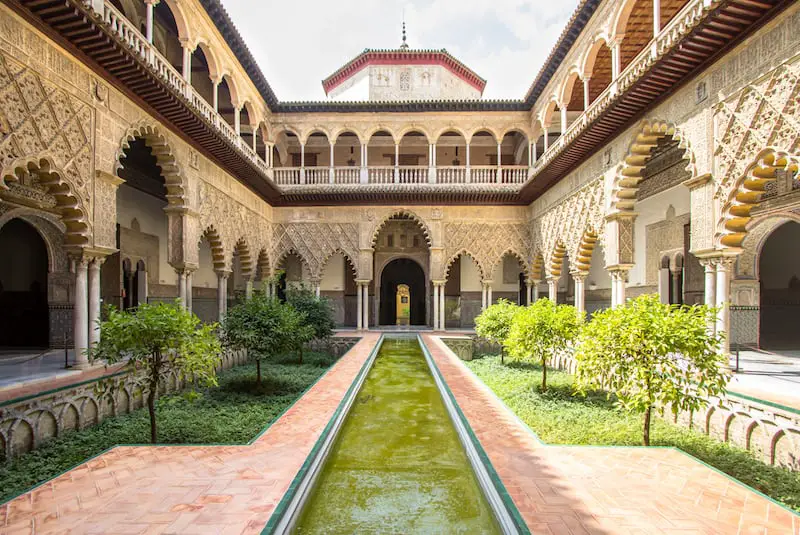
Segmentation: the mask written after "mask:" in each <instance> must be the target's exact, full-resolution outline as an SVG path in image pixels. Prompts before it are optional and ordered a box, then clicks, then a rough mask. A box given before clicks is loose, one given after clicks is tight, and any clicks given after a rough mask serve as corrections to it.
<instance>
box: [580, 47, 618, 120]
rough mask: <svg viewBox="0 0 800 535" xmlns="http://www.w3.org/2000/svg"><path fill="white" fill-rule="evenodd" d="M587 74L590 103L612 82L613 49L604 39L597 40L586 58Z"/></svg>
mask: <svg viewBox="0 0 800 535" xmlns="http://www.w3.org/2000/svg"><path fill="white" fill-rule="evenodd" d="M585 72H586V76H588V77H589V83H588V86H589V105H591V104H592V102H594V101H595V100H597V97H598V96H600V93H602V92H603V91H605V89H606V88H607V87H608V86H609V85H610V84H611V78H612V66H611V49H610V48H609V47H608V43H606V42H605V41H604V40H602V39H599V40H597V41H596V42H595V43H594V45H592V48H591V49H590V50H589V54H588V56H587V58H586V68H585Z"/></svg>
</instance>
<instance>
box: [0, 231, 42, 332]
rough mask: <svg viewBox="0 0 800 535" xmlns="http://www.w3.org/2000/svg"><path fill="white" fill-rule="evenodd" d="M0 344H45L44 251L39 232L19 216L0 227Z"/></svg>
mask: <svg viewBox="0 0 800 535" xmlns="http://www.w3.org/2000/svg"><path fill="white" fill-rule="evenodd" d="M0 251H6V252H8V251H13V254H4V255H2V259H0V325H2V329H0V347H15V348H19V347H31V348H45V347H48V345H49V342H50V338H49V333H50V329H49V323H50V322H49V317H50V316H49V310H48V305H47V302H48V298H47V284H48V280H47V275H48V253H47V245H46V244H45V241H44V239H42V236H41V235H40V234H39V232H38V231H37V230H36V229H35V228H34V227H33V226H31V225H30V224H28V223H27V222H25V221H23V220H22V219H16V218H15V219H12V220H10V221H9V222H8V223H6V224H5V225H3V226H2V228H0Z"/></svg>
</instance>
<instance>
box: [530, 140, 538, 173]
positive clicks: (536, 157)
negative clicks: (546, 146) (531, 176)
mask: <svg viewBox="0 0 800 535" xmlns="http://www.w3.org/2000/svg"><path fill="white" fill-rule="evenodd" d="M537 141H539V138H536V141H534V142H533V143H531V152H532V153H533V156H531V167H533V166H534V165H536V160H538V159H539V155H538V154H537V153H536V151H537V150H538V149H537V148H536V142H537Z"/></svg>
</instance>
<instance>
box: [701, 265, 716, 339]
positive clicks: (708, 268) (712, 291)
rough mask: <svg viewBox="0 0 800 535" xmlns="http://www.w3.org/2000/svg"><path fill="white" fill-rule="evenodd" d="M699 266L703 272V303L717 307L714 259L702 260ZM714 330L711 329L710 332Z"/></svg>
mask: <svg viewBox="0 0 800 535" xmlns="http://www.w3.org/2000/svg"><path fill="white" fill-rule="evenodd" d="M700 264H701V265H702V266H703V270H704V283H705V284H704V287H703V302H704V303H705V304H706V305H707V306H710V307H715V306H717V280H716V276H717V266H716V263H715V259H713V258H703V259H701V260H700ZM715 328H716V326H714V328H712V331H713V330H714V329H715Z"/></svg>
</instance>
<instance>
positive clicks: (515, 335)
mask: <svg viewBox="0 0 800 535" xmlns="http://www.w3.org/2000/svg"><path fill="white" fill-rule="evenodd" d="M580 324H581V318H579V316H578V312H577V311H576V310H575V307H572V306H569V305H557V304H555V303H553V302H552V301H550V300H549V299H547V298H542V299H539V300H537V301H536V302H535V303H533V304H532V305H530V306H528V307H525V308H522V309H521V310H520V311H519V312H518V313H517V314H515V315H514V319H513V320H512V322H511V329H510V330H509V332H508V336H507V337H506V341H505V344H504V345H505V347H506V349H508V351H509V353H510V355H511V356H512V357H514V358H516V359H518V360H522V361H533V362H536V363H539V364H541V365H542V391H544V390H547V363H548V361H549V360H550V359H552V358H553V357H554V356H555V355H557V354H558V353H559V352H560V351H566V350H567V348H568V346H569V344H570V342H572V341H573V340H574V339H575V338H576V337H577V335H578V330H579V327H580Z"/></svg>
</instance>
